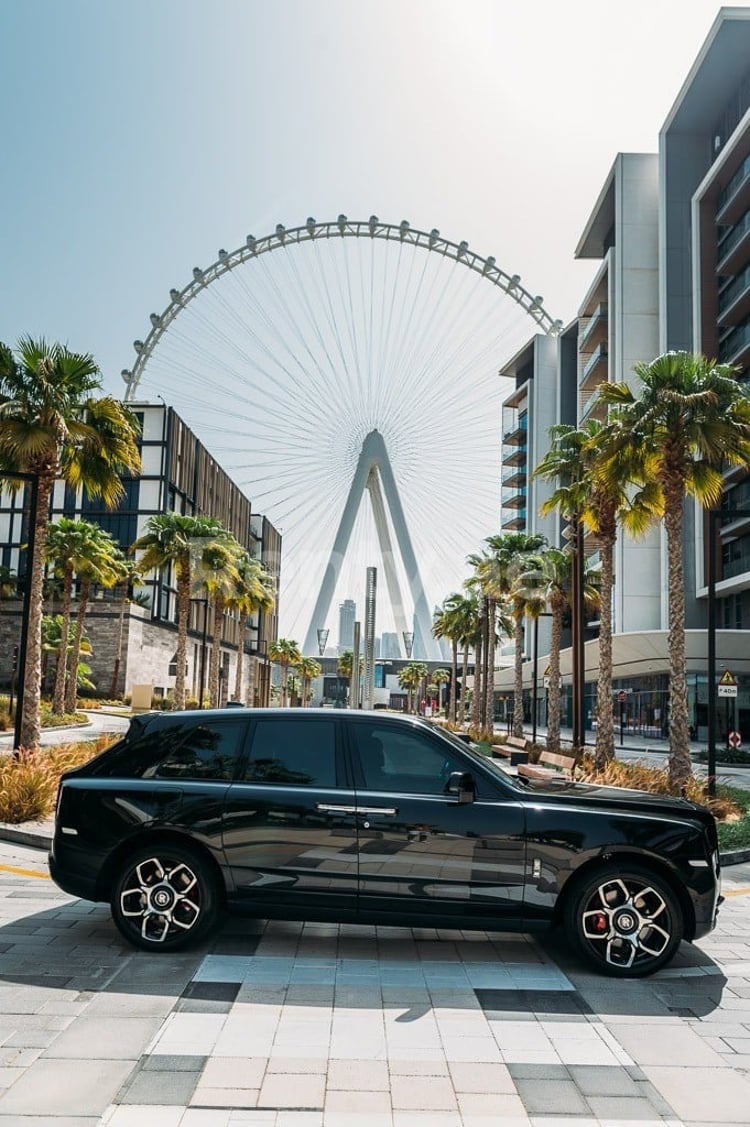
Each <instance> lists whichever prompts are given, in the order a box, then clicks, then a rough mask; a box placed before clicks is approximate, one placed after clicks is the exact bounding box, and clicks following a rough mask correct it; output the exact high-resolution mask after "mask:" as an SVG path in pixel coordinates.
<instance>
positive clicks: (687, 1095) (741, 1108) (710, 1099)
mask: <svg viewBox="0 0 750 1127" xmlns="http://www.w3.org/2000/svg"><path fill="white" fill-rule="evenodd" d="M644 1072H645V1073H646V1076H647V1077H648V1079H649V1080H650V1081H651V1083H652V1084H653V1085H654V1087H655V1088H656V1090H657V1092H659V1093H660V1094H661V1095H662V1096H663V1097H664V1099H666V1100H667V1101H668V1102H669V1104H670V1105H671V1106H672V1107H673V1108H674V1112H675V1115H676V1116H677V1117H678V1118H679V1119H682V1120H684V1121H685V1122H689V1123H691V1124H692V1123H693V1122H696V1121H698V1120H705V1121H706V1122H714V1123H743V1124H747V1122H748V1109H749V1108H750V1079H746V1078H744V1077H743V1076H740V1075H739V1074H738V1073H735V1072H733V1070H732V1069H729V1068H723V1069H722V1070H721V1076H720V1079H719V1078H717V1074H716V1070H715V1069H711V1068H695V1067H691V1068H685V1067H682V1066H672V1067H648V1066H646V1067H644ZM1 1107H2V1105H1V1104H0V1108H1Z"/></svg>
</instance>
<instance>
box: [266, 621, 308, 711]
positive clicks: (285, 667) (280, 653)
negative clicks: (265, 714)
mask: <svg viewBox="0 0 750 1127" xmlns="http://www.w3.org/2000/svg"><path fill="white" fill-rule="evenodd" d="M268 656H269V657H270V659H271V661H272V662H273V663H274V665H280V666H281V707H282V708H286V705H287V694H286V690H287V681H288V680H289V666H290V665H299V663H300V662H301V661H302V650H301V649H300V648H299V645H298V644H297V642H295V641H294V640H293V639H292V638H277V639H276V641H275V642H271V645H270V646H269V647H268Z"/></svg>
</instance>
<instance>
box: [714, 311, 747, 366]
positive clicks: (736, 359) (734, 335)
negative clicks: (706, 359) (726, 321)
mask: <svg viewBox="0 0 750 1127" xmlns="http://www.w3.org/2000/svg"><path fill="white" fill-rule="evenodd" d="M749 360H750V320H748V321H745V322H744V323H743V324H742V325H738V326H737V328H736V329H734V330H733V331H732V332H731V333H730V334H729V336H726V337H724V340H723V341H721V343H720V344H719V361H720V363H722V364H738V365H741V366H744V365H746V364H747V363H748V361H749Z"/></svg>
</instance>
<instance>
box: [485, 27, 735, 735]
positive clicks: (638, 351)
mask: <svg viewBox="0 0 750 1127" xmlns="http://www.w3.org/2000/svg"><path fill="white" fill-rule="evenodd" d="M575 254H576V256H577V257H578V258H581V259H592V260H594V261H596V262H597V263H598V265H597V267H596V270H595V273H594V276H593V278H592V281H591V284H590V285H589V288H588V290H587V292H586V294H585V295H584V297H583V299H582V301H581V303H580V305H579V309H578V315H577V317H576V318H575V319H574V321H573V322H572V323H571V325H569V326H568V327H567V328H566V329H565V330H564V331H563V332H562V333H561V334H560V336H559V337H558V339H557V345H556V347H557V355H556V360H555V365H556V369H555V374H554V376H553V377H552V378H553V382H556V385H557V387H556V392H555V394H554V395H553V394H552V393H551V392H550V393H549V398H548V399H547V400H545V401H543V402H540V401H539V399H538V398H537V399H536V400H535V399H534V397H533V396H532V395H529V394H527V392H528V390H529V389H530V387H531V384H530V383H529V382H528V380H527V381H521V382H520V383H519V384H517V386H516V388H515V390H514V391H513V392H512V393H511V395H510V396H509V397H508V398H507V399H506V401H505V405H504V415H503V469H502V484H503V491H504V493H503V508H502V520H503V527H506V528H508V529H510V528H515V529H523V530H527V531H545V532H546V528H544V527H543V525H542V523H541V522H540V519H539V517H538V511H537V504H536V503H533V504H532V502H531V499H530V497H529V494H528V493H527V494H526V495H525V496H523V497H521V496H520V494H519V495H514V493H513V492H512V491H513V490H516V491H520V490H522V489H523V488H524V487H525V488H527V489H528V483H529V481H530V480H531V478H530V473H531V472H533V467H534V465H535V464H536V462H537V461H538V460H539V457H540V456H541V453H542V452H543V450H544V431H545V426H546V423H547V417H548V416H549V409H550V400H552V399H554V400H555V402H556V408H555V409H556V412H557V413H556V418H555V420H554V421H558V422H566V423H570V422H573V423H576V424H577V425H580V424H581V423H583V422H584V421H585V420H586V419H587V418H590V417H592V416H595V415H596V412H597V406H596V401H595V395H596V390H597V388H598V386H599V385H600V384H601V383H602V382H603V381H605V380H608V381H622V382H625V383H629V384H630V385H631V386H634V384H635V377H634V374H633V367H634V365H635V364H636V363H637V362H638V361H640V360H645V361H649V360H651V359H653V358H654V357H655V356H657V355H659V353H661V352H663V351H666V350H668V349H675V350H679V349H683V350H686V351H695V352H703V353H705V354H706V355H708V356H713V357H716V358H718V359H719V360H720V361H722V362H725V363H729V364H732V365H734V366H735V367H736V368H737V369H738V374H739V378H740V379H742V380H747V379H748V378H749V377H750V8H731V9H721V10H720V12H719V14H718V15H717V17H716V20H715V21H714V24H713V26H712V28H711V30H710V32H709V34H708V36H707V38H706V41H705V43H704V45H703V47H702V49H701V51H700V53H699V55H698V58H697V59H696V62H695V64H694V65H693V67H692V68H691V71H690V73H689V75H688V76H687V78H686V80H685V83H684V85H683V87H682V89H681V91H680V92H679V94H678V96H677V99H676V101H675V103H674V106H673V107H672V109H671V111H670V113H669V115H668V117H667V119H666V121H665V123H664V126H663V128H662V130H661V132H660V134H659V144H658V153H653V154H652V153H619V154H617V156H616V157H615V160H614V163H613V165H612V168H611V170H610V173H609V175H608V177H607V179H606V181H605V183H604V185H603V187H602V190H601V192H600V194H599V197H598V199H597V201H596V203H595V205H594V207H593V210H592V212H591V215H590V217H589V219H588V221H587V223H586V226H585V228H584V231H583V233H582V235H581V238H580V240H579V243H578V246H577V248H576V251H575ZM537 340H538V338H533V339H532V340H531V341H530V342H529V343H528V345H527V346H526V348H525V349H522V350H521V352H520V353H519V354H518V357H516V358H514V360H513V361H511V362H510V364H509V365H507V366H506V367H505V368H504V369H502V374H513V372H514V370H519V365H518V363H517V361H518V358H519V357H525V358H526V361H525V364H524V366H523V367H522V368H520V370H525V371H526V372H527V373H528V372H530V371H531V369H530V367H529V364H528V358H529V357H530V356H532V355H533V353H534V351H535V350H536V349H537V348H538V345H537V343H536V342H537ZM547 348H549V345H548V346H547ZM526 384H528V386H527V387H526V390H524V388H525V385H526ZM514 411H515V412H516V413H515V414H514ZM535 411H538V412H539V416H538V417H537V418H535V417H534V412H535ZM505 412H508V413H507V414H506V413H505ZM529 435H533V436H534V448H535V455H534V457H532V456H531V453H530V451H531V442H530V440H529V437H528V436H529ZM722 505H723V507H724V508H725V509H726V510H727V513H726V517H725V520H724V522H723V524H722V527H721V533H720V542H719V543H717V544H715V545H709V543H708V523H707V518H706V516H705V514H704V513H703V512H702V510H701V509H700V508H699V507H698V506H697V505H695V504H694V503H692V502H689V503H688V504H687V505H686V509H685V521H684V546H685V552H684V557H685V571H686V624H687V628H688V631H687V639H686V644H687V653H688V671H689V695H690V706H691V715H692V723H693V730H694V734H695V735H696V736H697V737H698V738H705V734H706V717H707V709H708V702H709V694H708V683H707V675H706V635H705V626H706V607H707V587H706V583H707V578H706V577H707V569H708V558H709V556H708V553H709V551H711V550H713V551H714V552H715V553H716V559H717V564H718V574H719V582H718V585H717V594H718V596H719V600H720V601H719V607H718V625H719V628H720V629H719V636H718V642H717V652H718V655H719V660H720V664H722V665H724V666H725V667H726V668H731V670H732V672H733V673H735V675H736V676H737V678H738V681H739V697H738V700H737V712H736V714H735V715H734V716H733V718H732V721H731V722H732V723H733V724H734V725H735V727H738V728H739V729H740V730H743V728H744V730H745V731H746V732H748V733H750V471H749V469H748V468H747V467H740V468H736V469H733V470H731V471H729V472H727V474H726V475H725V490H724V497H723V502H722ZM743 509H747V510H748V516H744V514H743V515H738V514H737V512H736V510H743ZM586 547H587V555H588V557H589V559H590V560H593V561H594V562H595V560H596V549H597V545H596V542H595V540H594V539H593V538H592V537H589V538H588V540H587V545H586ZM615 572H616V580H615V592H614V605H613V621H614V629H615V637H614V647H613V656H614V663H615V682H614V684H615V688H616V689H617V690H618V691H623V692H624V693H625V695H626V703H625V719H626V722H627V723H628V726H631V724H635V725H636V726H640V728H641V730H643V731H645V732H647V734H649V735H650V736H654V737H656V736H658V735H659V734H663V733H664V732H665V731H666V698H667V689H668V683H667V668H668V665H667V634H666V632H667V629H668V612H667V598H666V586H667V585H666V548H665V543H664V538H663V533H662V531H661V529H660V528H658V527H655V528H654V529H653V530H652V531H651V532H650V533H649V534H648V536H647V537H646V538H644V539H643V540H641V541H633V540H630V539H628V538H627V537H625V536H621V537H620V538H619V541H618V547H617V553H616V559H615ZM586 651H587V652H586V663H585V664H586V676H587V680H588V681H589V684H588V685H587V698H588V702H589V705H590V704H592V703H593V690H594V684H593V682H594V681H595V678H596V668H597V642H596V641H592V642H589V643H587V646H586ZM541 660H542V662H543V661H544V658H542V659H541ZM562 670H563V678H564V681H565V679H566V678H568V679H569V676H570V660H569V654H563V658H562ZM537 672H538V673H539V675H540V676H541V673H542V670H541V669H538V670H537ZM527 681H528V683H530V682H531V666H530V665H529V667H528V669H527ZM508 684H509V682H508V676H507V675H502V674H501V675H500V677H499V679H498V682H497V687H498V689H500V690H501V691H502V690H503V689H506V688H507V687H508ZM589 705H587V711H588V712H592V709H591V708H590V707H589Z"/></svg>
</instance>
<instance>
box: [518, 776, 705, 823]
mask: <svg viewBox="0 0 750 1127" xmlns="http://www.w3.org/2000/svg"><path fill="white" fill-rule="evenodd" d="M528 783H529V785H528V788H527V789H528V792H529V793H533V794H539V795H542V794H543V795H544V796H545V798H546V797H549V798H553V799H554V798H558V799H561V800H563V801H565V802H571V801H573V802H576V803H578V802H581V803H585V804H586V805H587V806H588V805H591V806H602V807H607V808H608V809H612V807H617V808H619V809H621V810H632V811H634V812H640V813H643V814H657V815H658V814H672V815H675V814H676V815H678V816H679V815H680V814H682V815H683V816H685V815H692V816H693V817H695V815H698V817H699V818H700V819H701V820H702V821H703V820H710V821H713V815H712V814H711V812H710V811H709V810H708V809H707V808H706V807H705V806H699V805H698V804H697V803H695V802H690V801H689V800H688V799H687V798H677V797H675V796H673V795H668V794H651V793H649V792H648V791H645V790H629V789H628V788H626V787H607V786H601V785H599V784H597V783H576V782H572V781H571V780H568V779H561V780H560V781H559V782H558V781H557V780H554V781H552V782H550V781H548V780H547V779H529V780H528Z"/></svg>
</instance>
